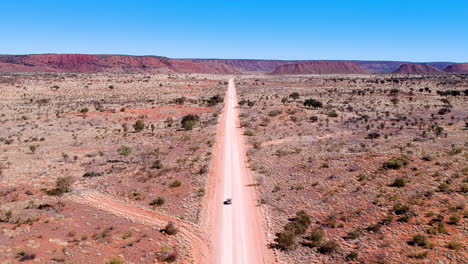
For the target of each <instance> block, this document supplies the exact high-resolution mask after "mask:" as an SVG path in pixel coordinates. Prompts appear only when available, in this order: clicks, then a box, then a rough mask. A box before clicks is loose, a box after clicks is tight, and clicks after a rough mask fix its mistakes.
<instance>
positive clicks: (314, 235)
mask: <svg viewBox="0 0 468 264" xmlns="http://www.w3.org/2000/svg"><path fill="white" fill-rule="evenodd" d="M324 237H325V232H324V231H323V229H322V228H315V229H313V230H312V231H311V232H310V234H309V235H308V236H306V237H304V239H306V240H307V241H306V242H304V243H303V244H304V245H305V246H308V247H318V246H320V244H321V243H322V240H323V238H324Z"/></svg>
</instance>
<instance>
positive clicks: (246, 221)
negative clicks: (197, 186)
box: [207, 79, 272, 264]
mask: <svg viewBox="0 0 468 264" xmlns="http://www.w3.org/2000/svg"><path fill="white" fill-rule="evenodd" d="M237 106H238V105H237V94H236V88H235V84H234V80H233V79H231V80H229V86H228V91H227V93H226V97H225V106H224V112H223V117H222V118H221V123H220V126H219V129H218V135H217V137H218V138H217V149H216V153H215V161H214V162H215V164H214V167H213V172H212V173H213V174H212V175H211V178H212V179H214V180H213V181H212V182H211V190H210V193H209V197H208V213H207V214H208V216H207V217H208V223H207V225H208V227H209V229H210V231H211V232H212V241H213V243H212V247H213V248H212V252H213V254H212V256H213V259H212V263H216V264H218V263H222V264H233V263H235V264H237V263H249V264H251V263H272V261H270V260H269V259H270V258H269V257H268V256H267V255H268V254H267V249H266V242H265V241H266V240H265V236H264V230H263V223H262V222H263V221H262V215H261V212H260V208H259V207H258V203H257V197H256V192H255V187H254V186H253V184H254V181H253V179H252V176H251V174H250V173H249V171H248V169H247V164H246V162H245V149H244V144H243V138H242V134H241V133H242V131H241V129H240V128H239V117H238V108H237ZM227 198H232V204H231V205H224V204H223V201H224V200H226V199H227Z"/></svg>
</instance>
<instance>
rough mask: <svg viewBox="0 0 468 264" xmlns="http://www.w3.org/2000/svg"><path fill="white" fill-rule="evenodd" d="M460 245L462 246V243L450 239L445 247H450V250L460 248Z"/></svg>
mask: <svg viewBox="0 0 468 264" xmlns="http://www.w3.org/2000/svg"><path fill="white" fill-rule="evenodd" d="M462 247H463V245H462V244H461V243H460V242H458V241H455V240H453V241H450V242H449V243H448V244H447V248H448V249H451V250H460V249H461V248H462Z"/></svg>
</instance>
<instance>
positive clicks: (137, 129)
mask: <svg viewBox="0 0 468 264" xmlns="http://www.w3.org/2000/svg"><path fill="white" fill-rule="evenodd" d="M133 128H134V129H135V132H137V133H138V132H141V131H143V129H145V123H144V122H143V120H137V121H136V122H135V124H133Z"/></svg>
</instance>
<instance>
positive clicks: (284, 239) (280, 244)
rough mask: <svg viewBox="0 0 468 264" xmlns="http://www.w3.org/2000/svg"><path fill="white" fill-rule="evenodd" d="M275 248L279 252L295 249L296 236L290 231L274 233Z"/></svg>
mask: <svg viewBox="0 0 468 264" xmlns="http://www.w3.org/2000/svg"><path fill="white" fill-rule="evenodd" d="M274 241H275V245H274V246H275V247H276V248H278V249H281V250H286V251H287V250H291V249H294V248H295V247H296V235H295V234H294V233H293V232H292V231H287V230H284V231H283V232H279V233H276V238H275V239H274Z"/></svg>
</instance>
